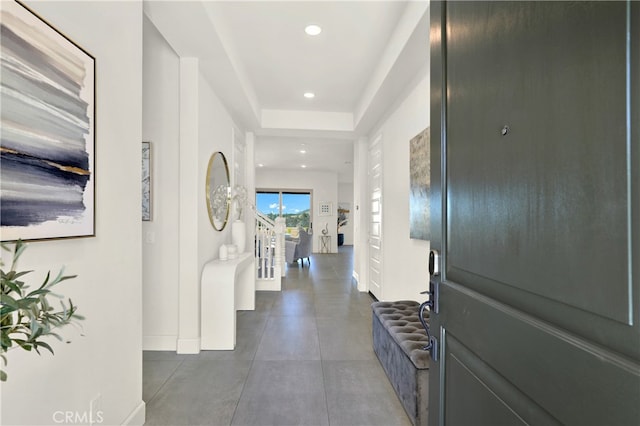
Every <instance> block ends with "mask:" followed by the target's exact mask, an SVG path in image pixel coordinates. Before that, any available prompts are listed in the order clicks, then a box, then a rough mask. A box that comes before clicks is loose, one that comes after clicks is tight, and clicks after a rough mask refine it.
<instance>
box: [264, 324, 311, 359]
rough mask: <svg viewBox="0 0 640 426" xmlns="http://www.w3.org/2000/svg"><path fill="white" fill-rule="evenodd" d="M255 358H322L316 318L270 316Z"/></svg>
mask: <svg viewBox="0 0 640 426" xmlns="http://www.w3.org/2000/svg"><path fill="white" fill-rule="evenodd" d="M255 359H256V360H317V359H320V343H319V341H318V327H317V326H316V320H315V318H311V317H290V316H272V317H271V318H269V322H268V323H267V327H266V328H265V331H264V334H263V335H262V339H261V340H260V345H259V347H258V351H257V352H256V357H255Z"/></svg>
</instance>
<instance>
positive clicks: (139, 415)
mask: <svg viewBox="0 0 640 426" xmlns="http://www.w3.org/2000/svg"><path fill="white" fill-rule="evenodd" d="M145 421H146V405H145V403H144V401H141V402H140V404H138V406H137V407H136V408H135V409H134V410H133V411H132V412H131V414H129V416H128V417H127V418H126V419H125V421H124V422H123V423H122V424H123V425H126V426H129V425H131V426H142V425H144V422H145Z"/></svg>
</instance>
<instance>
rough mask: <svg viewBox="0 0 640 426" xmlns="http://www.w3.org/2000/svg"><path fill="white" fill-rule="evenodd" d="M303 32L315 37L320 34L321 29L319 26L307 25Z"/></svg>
mask: <svg viewBox="0 0 640 426" xmlns="http://www.w3.org/2000/svg"><path fill="white" fill-rule="evenodd" d="M304 32H305V33H307V34H309V35H310V36H317V35H318V34H320V33H321V32H322V28H320V26H319V25H315V24H312V25H307V26H306V27H305V28H304Z"/></svg>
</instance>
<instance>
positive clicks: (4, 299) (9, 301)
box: [0, 294, 20, 309]
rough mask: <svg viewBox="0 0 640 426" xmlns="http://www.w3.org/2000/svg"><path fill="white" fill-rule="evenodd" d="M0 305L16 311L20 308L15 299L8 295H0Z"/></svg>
mask: <svg viewBox="0 0 640 426" xmlns="http://www.w3.org/2000/svg"><path fill="white" fill-rule="evenodd" d="M0 303H2V304H3V305H7V306H11V307H13V308H16V309H18V308H20V305H19V304H18V302H17V301H16V299H14V298H13V297H11V296H9V295H8V294H3V295H0Z"/></svg>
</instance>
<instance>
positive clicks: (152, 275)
mask: <svg viewBox="0 0 640 426" xmlns="http://www.w3.org/2000/svg"><path fill="white" fill-rule="evenodd" d="M143 52H144V62H143V70H144V79H143V111H142V114H143V115H142V137H143V140H145V141H149V142H151V186H152V188H151V200H152V208H151V221H148V222H142V241H143V249H142V257H143V269H142V279H143V306H142V309H143V322H142V325H143V336H144V340H143V348H144V349H149V350H172V351H175V350H176V344H177V339H178V304H177V303H176V301H177V300H178V294H179V292H178V282H179V278H178V271H179V264H178V261H177V259H178V253H179V249H180V246H179V235H180V227H179V220H180V199H179V197H180V178H179V173H180V164H179V161H178V159H179V158H180V105H179V100H180V81H179V78H180V58H179V57H178V55H177V54H176V53H175V52H174V51H173V49H172V48H171V47H170V46H169V44H168V43H167V42H166V41H165V39H164V38H163V37H162V35H161V34H160V33H159V32H158V30H157V29H156V27H155V26H154V25H153V23H152V22H151V21H150V20H149V19H148V18H147V17H146V16H145V18H144V49H143Z"/></svg>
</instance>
